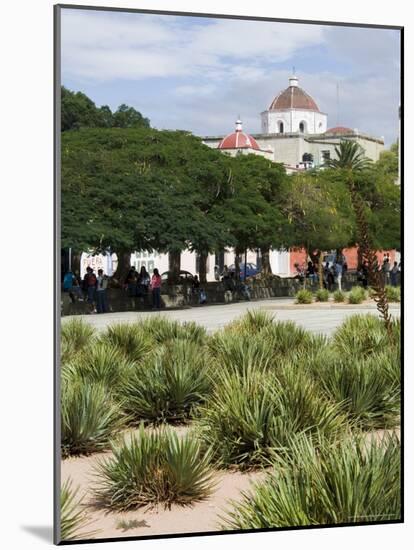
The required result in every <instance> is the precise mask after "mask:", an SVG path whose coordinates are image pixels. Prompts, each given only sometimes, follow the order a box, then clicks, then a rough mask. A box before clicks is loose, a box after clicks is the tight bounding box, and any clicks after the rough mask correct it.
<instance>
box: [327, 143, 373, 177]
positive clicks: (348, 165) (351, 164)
mask: <svg viewBox="0 0 414 550" xmlns="http://www.w3.org/2000/svg"><path fill="white" fill-rule="evenodd" d="M335 154H336V157H337V158H335V159H327V160H326V162H325V166H328V167H329V168H339V169H342V170H348V171H351V172H361V171H362V170H365V169H366V168H369V166H370V165H371V160H370V159H368V158H367V157H366V156H365V155H364V150H363V149H362V147H361V146H360V145H359V143H357V142H356V141H349V140H342V141H341V142H340V143H339V145H337V146H336V147H335Z"/></svg>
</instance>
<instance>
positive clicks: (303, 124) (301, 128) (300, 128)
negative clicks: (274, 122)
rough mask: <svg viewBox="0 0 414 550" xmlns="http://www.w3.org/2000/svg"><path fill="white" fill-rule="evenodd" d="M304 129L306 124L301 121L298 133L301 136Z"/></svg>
mask: <svg viewBox="0 0 414 550" xmlns="http://www.w3.org/2000/svg"><path fill="white" fill-rule="evenodd" d="M305 129H306V123H305V122H303V121H302V122H301V123H300V124H299V132H300V133H301V134H303V133H304V132H305Z"/></svg>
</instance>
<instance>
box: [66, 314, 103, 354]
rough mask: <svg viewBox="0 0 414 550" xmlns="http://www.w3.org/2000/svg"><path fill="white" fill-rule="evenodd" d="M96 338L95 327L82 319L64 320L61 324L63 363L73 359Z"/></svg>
mask: <svg viewBox="0 0 414 550" xmlns="http://www.w3.org/2000/svg"><path fill="white" fill-rule="evenodd" d="M94 339H95V329H94V328H93V327H92V326H91V325H90V324H89V323H85V321H83V320H82V319H76V318H74V319H70V320H69V321H63V322H62V325H61V333H60V344H61V363H62V364H65V363H66V362H68V361H70V360H72V359H73V358H74V357H75V356H77V355H78V354H79V353H81V352H82V351H84V350H85V349H86V348H87V347H88V346H90V345H91V344H92V343H93V341H94Z"/></svg>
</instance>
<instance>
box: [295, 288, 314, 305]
mask: <svg viewBox="0 0 414 550" xmlns="http://www.w3.org/2000/svg"><path fill="white" fill-rule="evenodd" d="M295 298H296V303H297V304H311V303H312V302H313V294H312V292H311V291H310V290H306V289H301V290H298V291H297V293H296V296H295Z"/></svg>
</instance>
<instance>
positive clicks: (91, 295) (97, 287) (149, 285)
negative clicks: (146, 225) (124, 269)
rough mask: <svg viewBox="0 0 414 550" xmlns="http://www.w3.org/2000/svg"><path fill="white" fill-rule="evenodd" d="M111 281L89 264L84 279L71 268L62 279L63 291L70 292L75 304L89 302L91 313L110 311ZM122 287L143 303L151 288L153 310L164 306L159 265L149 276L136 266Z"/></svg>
mask: <svg viewBox="0 0 414 550" xmlns="http://www.w3.org/2000/svg"><path fill="white" fill-rule="evenodd" d="M108 281H109V278H108V276H107V275H105V273H104V272H103V269H98V272H97V274H95V272H94V270H93V269H92V267H90V266H88V267H87V268H86V273H85V275H84V277H83V279H81V278H80V276H79V273H78V272H75V273H73V272H72V271H71V270H69V271H67V273H66V274H65V276H64V278H63V292H66V293H68V295H69V297H70V299H71V301H72V303H75V302H76V301H79V302H86V303H87V304H88V306H89V312H90V313H107V312H108V311H109V304H108V292H107V288H108ZM123 286H124V289H125V290H126V291H127V293H128V296H130V297H138V298H140V299H142V301H143V303H144V304H146V303H147V301H148V296H149V293H150V291H151V294H152V305H153V309H160V308H161V275H160V274H159V271H158V269H157V268H155V269H154V270H153V274H152V276H150V274H149V273H148V271H147V270H146V269H145V267H144V266H143V267H142V268H141V270H140V271H139V272H137V271H136V270H135V267H131V269H130V270H129V272H128V274H127V276H126V278H125V283H124V285H123Z"/></svg>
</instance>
